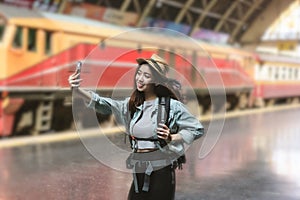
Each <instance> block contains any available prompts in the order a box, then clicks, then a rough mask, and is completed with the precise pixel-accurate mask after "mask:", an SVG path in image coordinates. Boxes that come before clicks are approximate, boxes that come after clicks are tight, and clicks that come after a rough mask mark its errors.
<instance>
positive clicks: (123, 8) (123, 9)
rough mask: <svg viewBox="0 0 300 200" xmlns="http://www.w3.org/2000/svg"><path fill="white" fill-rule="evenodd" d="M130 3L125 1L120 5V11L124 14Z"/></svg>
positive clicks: (129, 0)
mask: <svg viewBox="0 0 300 200" xmlns="http://www.w3.org/2000/svg"><path fill="white" fill-rule="evenodd" d="M130 3H131V0H125V1H124V2H123V3H122V5H121V8H120V11H121V12H125V11H126V10H127V8H128V7H129V5H130Z"/></svg>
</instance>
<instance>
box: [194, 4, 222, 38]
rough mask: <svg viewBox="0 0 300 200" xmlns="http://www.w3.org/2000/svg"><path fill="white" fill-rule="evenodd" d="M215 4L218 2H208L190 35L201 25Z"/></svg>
mask: <svg viewBox="0 0 300 200" xmlns="http://www.w3.org/2000/svg"><path fill="white" fill-rule="evenodd" d="M217 2H218V0H212V1H210V2H209V4H208V5H207V6H206V7H205V8H204V10H203V12H202V13H201V15H200V16H199V18H198V19H197V21H196V22H195V24H194V26H193V28H192V31H191V33H193V32H194V31H195V30H196V29H197V28H198V27H199V26H200V25H201V24H202V22H203V21H204V19H205V17H206V15H207V13H209V11H210V10H211V9H212V8H213V7H214V6H215V5H216V3H217Z"/></svg>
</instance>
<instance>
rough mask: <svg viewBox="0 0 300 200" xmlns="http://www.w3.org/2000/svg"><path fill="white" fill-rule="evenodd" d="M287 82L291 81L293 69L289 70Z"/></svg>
mask: <svg viewBox="0 0 300 200" xmlns="http://www.w3.org/2000/svg"><path fill="white" fill-rule="evenodd" d="M289 80H293V69H292V68H290V69H289Z"/></svg>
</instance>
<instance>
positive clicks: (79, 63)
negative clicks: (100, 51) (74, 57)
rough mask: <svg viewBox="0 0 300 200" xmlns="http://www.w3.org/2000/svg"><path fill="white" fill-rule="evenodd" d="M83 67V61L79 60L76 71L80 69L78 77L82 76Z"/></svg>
mask: <svg viewBox="0 0 300 200" xmlns="http://www.w3.org/2000/svg"><path fill="white" fill-rule="evenodd" d="M81 67H82V62H81V61H78V62H77V65H76V71H78V73H79V76H78V78H80V73H81Z"/></svg>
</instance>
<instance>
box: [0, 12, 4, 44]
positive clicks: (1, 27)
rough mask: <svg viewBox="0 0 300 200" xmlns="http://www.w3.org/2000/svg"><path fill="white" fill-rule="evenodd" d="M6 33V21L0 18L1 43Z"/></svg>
mask: <svg viewBox="0 0 300 200" xmlns="http://www.w3.org/2000/svg"><path fill="white" fill-rule="evenodd" d="M4 31H5V21H4V19H1V18H0V42H1V41H2V39H3V36H4Z"/></svg>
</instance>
